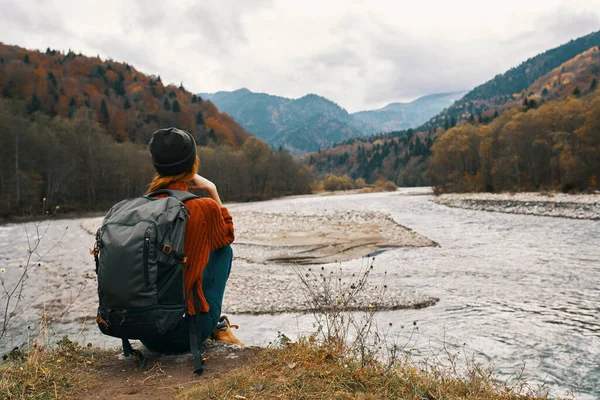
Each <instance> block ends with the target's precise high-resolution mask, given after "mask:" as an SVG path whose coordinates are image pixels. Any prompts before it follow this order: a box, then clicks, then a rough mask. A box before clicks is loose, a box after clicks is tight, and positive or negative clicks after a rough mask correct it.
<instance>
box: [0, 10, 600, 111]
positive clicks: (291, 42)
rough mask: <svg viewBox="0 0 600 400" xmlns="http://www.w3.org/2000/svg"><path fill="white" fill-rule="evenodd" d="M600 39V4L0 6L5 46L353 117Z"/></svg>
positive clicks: (484, 78)
mask: <svg viewBox="0 0 600 400" xmlns="http://www.w3.org/2000/svg"><path fill="white" fill-rule="evenodd" d="M599 29H600V0H570V1H560V0H540V1H537V0H536V1H527V0H505V1H503V2H486V1H481V0H479V1H471V0H464V1H461V0H454V1H432V0H418V1H414V0H413V1H402V0H395V1H394V0H391V1H384V0H371V1H350V0H339V1H338V0H304V1H289V0H252V1H243V0H240V1H233V0H232V1H229V0H216V1H212V0H209V1H206V0H204V1H171V2H165V1H155V0H149V1H146V0H135V1H122V0H104V1H101V2H100V1H79V0H74V1H68V0H0V41H2V42H4V43H7V44H15V45H19V46H22V47H26V48H30V49H40V50H45V49H46V48H47V47H50V48H53V49H58V50H68V49H72V50H73V51H75V52H81V53H83V54H85V55H89V56H95V55H100V56H101V57H102V58H112V59H114V60H117V61H125V62H128V63H130V64H132V65H134V66H135V67H136V68H138V69H139V70H141V71H143V72H145V73H149V74H154V75H160V76H161V78H162V79H163V82H172V83H176V84H179V83H180V82H183V83H184V86H185V87H186V88H187V89H189V90H191V91H193V92H214V91H218V90H235V89H239V88H241V87H246V88H248V89H250V90H252V91H256V92H266V93H270V94H275V95H280V96H285V97H293V98H295V97H300V96H303V95H305V94H307V93H316V94H319V95H322V96H325V97H327V98H329V99H331V100H333V101H335V102H336V103H338V104H339V105H341V106H342V107H344V108H346V109H347V110H348V111H350V112H354V111H359V110H363V109H373V108H379V107H382V106H384V105H386V104H388V103H391V102H396V101H410V100H412V99H414V98H416V97H419V96H422V95H426V94H430V93H436V92H447V91H454V90H463V89H464V90H468V89H471V88H473V87H474V86H476V85H478V84H481V83H483V82H485V81H487V80H488V79H490V78H492V77H493V76H494V75H496V74H498V73H502V72H504V71H506V70H507V69H509V68H511V67H514V66H516V65H518V64H519V63H520V62H521V61H524V60H525V59H527V58H529V57H532V56H535V55H536V54H538V53H540V52H543V51H545V50H547V49H550V48H552V47H556V46H558V45H560V44H562V43H565V42H567V41H569V40H571V39H574V38H577V37H580V36H583V35H585V34H588V33H590V32H592V31H595V30H599Z"/></svg>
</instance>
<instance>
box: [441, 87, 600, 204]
mask: <svg viewBox="0 0 600 400" xmlns="http://www.w3.org/2000/svg"><path fill="white" fill-rule="evenodd" d="M432 152H433V155H432V158H431V168H430V170H431V173H432V174H433V177H434V179H435V181H436V182H439V183H440V185H439V189H440V190H441V191H493V192H499V191H507V190H517V191H530V190H548V189H558V190H562V191H565V192H568V191H571V190H583V189H586V188H598V187H599V186H598V181H599V179H600V92H599V91H598V90H595V91H594V92H591V93H589V94H587V95H584V96H574V95H572V96H569V97H567V98H566V99H561V100H554V101H550V102H547V103H546V104H544V105H542V106H541V107H539V108H537V109H518V108H513V109H511V110H509V111H507V112H505V113H504V114H502V115H501V116H499V117H498V118H496V119H494V120H493V121H492V122H491V123H490V124H487V125H483V124H478V125H476V124H475V125H474V124H470V123H468V122H464V123H461V124H459V125H457V126H456V127H454V128H452V129H450V130H449V131H448V132H446V133H445V134H443V135H442V136H441V137H440V138H439V139H438V140H436V142H435V143H434V144H433V146H432Z"/></svg>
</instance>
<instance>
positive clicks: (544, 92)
mask: <svg viewBox="0 0 600 400" xmlns="http://www.w3.org/2000/svg"><path fill="white" fill-rule="evenodd" d="M542 96H543V97H545V96H548V89H547V88H545V87H544V89H543V90H542Z"/></svg>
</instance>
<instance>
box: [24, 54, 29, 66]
mask: <svg viewBox="0 0 600 400" xmlns="http://www.w3.org/2000/svg"><path fill="white" fill-rule="evenodd" d="M23 62H24V63H25V64H29V54H25V57H23Z"/></svg>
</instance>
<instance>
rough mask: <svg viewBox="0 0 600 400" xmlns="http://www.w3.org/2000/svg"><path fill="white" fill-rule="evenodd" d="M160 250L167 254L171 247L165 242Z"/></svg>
mask: <svg viewBox="0 0 600 400" xmlns="http://www.w3.org/2000/svg"><path fill="white" fill-rule="evenodd" d="M162 252H163V253H165V254H166V255H169V254H171V253H172V252H173V247H171V246H169V245H168V244H165V245H164V246H163V248H162Z"/></svg>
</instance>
